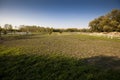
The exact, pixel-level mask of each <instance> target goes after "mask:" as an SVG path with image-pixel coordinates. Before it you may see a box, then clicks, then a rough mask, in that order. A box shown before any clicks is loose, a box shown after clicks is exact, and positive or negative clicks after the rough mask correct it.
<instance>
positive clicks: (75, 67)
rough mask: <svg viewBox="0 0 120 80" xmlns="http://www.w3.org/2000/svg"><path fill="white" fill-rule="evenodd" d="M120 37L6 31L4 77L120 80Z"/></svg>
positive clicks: (1, 52) (0, 61) (1, 45)
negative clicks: (11, 32) (8, 32)
mask: <svg viewBox="0 0 120 80" xmlns="http://www.w3.org/2000/svg"><path fill="white" fill-rule="evenodd" d="M119 75H120V39H118V38H112V39H110V38H106V37H102V36H90V35H87V34H77V33H62V34H60V33H53V34H51V35H48V34H31V35H10V36H9V35H6V36H3V39H2V40H1V41H0V77H1V79H2V80H119V79H120V76H119Z"/></svg>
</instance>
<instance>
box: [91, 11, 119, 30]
mask: <svg viewBox="0 0 120 80" xmlns="http://www.w3.org/2000/svg"><path fill="white" fill-rule="evenodd" d="M89 27H90V30H91V31H92V32H114V31H117V32H120V10H117V9H114V10H112V11H111V12H109V13H108V14H106V15H104V16H100V17H98V18H95V19H94V20H92V21H91V22H90V23H89Z"/></svg>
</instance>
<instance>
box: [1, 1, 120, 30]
mask: <svg viewBox="0 0 120 80" xmlns="http://www.w3.org/2000/svg"><path fill="white" fill-rule="evenodd" d="M112 9H120V0H0V25H1V26H3V25H4V24H6V23H8V24H12V25H13V26H19V25H39V26H45V27H54V28H87V27H88V24H89V22H90V21H91V20H93V19H94V18H97V17H99V16H102V15H105V14H106V13H108V12H110V11H111V10H112Z"/></svg>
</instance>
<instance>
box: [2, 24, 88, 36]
mask: <svg viewBox="0 0 120 80" xmlns="http://www.w3.org/2000/svg"><path fill="white" fill-rule="evenodd" d="M16 32H26V34H27V33H29V32H32V33H48V34H52V32H59V33H62V32H89V29H77V28H67V29H56V28H50V27H41V26H36V25H33V26H28V25H20V26H19V28H18V29H14V28H13V26H12V25H11V24H5V25H4V26H3V27H0V36H1V35H2V34H8V33H9V34H10V33H11V34H15V33H16Z"/></svg>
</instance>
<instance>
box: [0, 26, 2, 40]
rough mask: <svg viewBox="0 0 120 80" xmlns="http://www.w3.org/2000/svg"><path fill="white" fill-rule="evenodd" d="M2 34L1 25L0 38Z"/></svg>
mask: <svg viewBox="0 0 120 80" xmlns="http://www.w3.org/2000/svg"><path fill="white" fill-rule="evenodd" d="M1 35H2V28H1V26H0V38H1Z"/></svg>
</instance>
